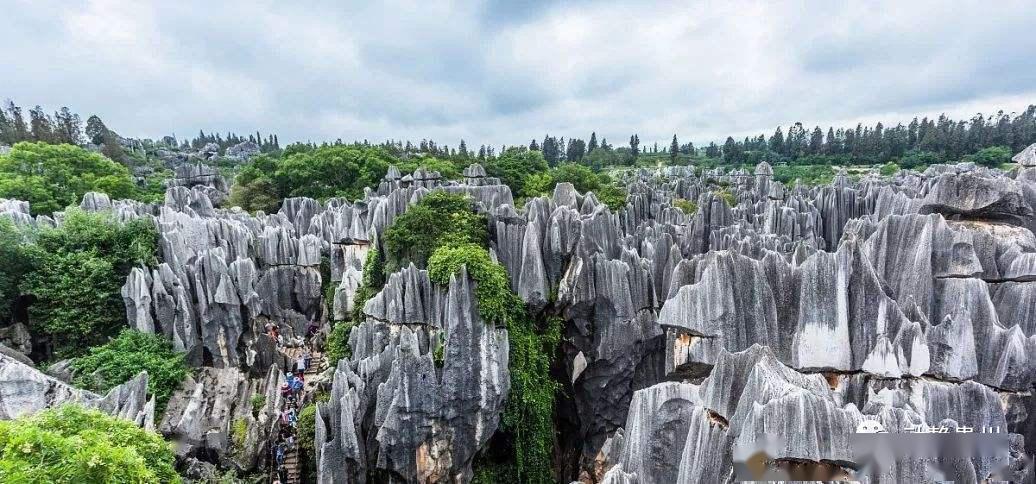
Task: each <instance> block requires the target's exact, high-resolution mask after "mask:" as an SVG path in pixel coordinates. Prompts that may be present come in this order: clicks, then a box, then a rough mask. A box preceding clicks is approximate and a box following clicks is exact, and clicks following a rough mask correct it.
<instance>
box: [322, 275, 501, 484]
mask: <svg viewBox="0 0 1036 484" xmlns="http://www.w3.org/2000/svg"><path fill="white" fill-rule="evenodd" d="M364 313H365V314H366V316H367V319H366V321H364V322H363V323H361V324H360V325H358V326H356V327H355V328H353V330H352V333H351V334H350V337H349V341H350V346H351V347H352V349H353V355H352V358H351V360H343V361H342V362H340V363H339V365H338V368H337V369H336V370H335V373H334V383H333V385H332V390H331V398H330V400H329V401H328V402H327V403H326V404H323V403H322V404H318V406H317V412H318V415H317V426H316V429H317V430H316V442H317V448H318V458H317V463H318V468H319V475H320V481H321V482H367V476H369V475H372V474H376V475H383V476H389V477H388V478H389V479H392V480H399V481H408V482H409V481H412V482H446V481H452V480H453V479H460V480H461V481H467V480H469V479H470V478H471V476H472V469H471V463H472V460H473V459H474V457H475V454H476V453H477V452H478V451H479V449H481V448H482V446H484V445H485V443H486V442H487V441H488V440H489V437H490V436H492V435H493V433H494V432H495V431H496V428H497V425H498V422H499V416H500V413H501V411H502V409H503V405H504V402H505V399H506V397H507V392H508V389H509V388H510V373H509V372H508V369H507V362H508V351H507V348H508V340H507V330H506V329H504V328H495V327H493V326H491V325H487V324H486V323H484V322H483V321H482V320H481V318H480V317H479V315H478V304H477V302H476V300H475V295H474V288H473V287H472V283H471V282H470V281H469V279H468V276H467V273H466V271H463V270H462V271H461V272H460V273H459V274H457V275H456V276H454V277H453V278H452V279H451V280H450V284H449V287H448V288H436V287H433V286H432V285H431V283H430V282H429V280H428V275H427V273H426V272H425V271H423V270H419V269H417V268H415V267H413V266H410V267H409V268H407V269H404V270H403V271H401V272H398V273H396V274H394V275H393V276H392V277H390V278H389V281H388V282H387V284H386V286H385V289H384V290H383V291H382V292H381V293H379V294H378V295H377V296H375V297H374V298H372V299H371V300H369V301H368V302H367V305H366V306H365V308H364ZM440 344H441V345H444V346H443V349H442V350H441V351H442V354H443V359H442V366H441V367H439V366H437V364H436V363H435V362H434V360H433V357H432V354H433V353H434V352H435V351H436V347H437V346H439V345H440Z"/></svg>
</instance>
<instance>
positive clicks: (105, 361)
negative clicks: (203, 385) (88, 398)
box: [72, 329, 187, 412]
mask: <svg viewBox="0 0 1036 484" xmlns="http://www.w3.org/2000/svg"><path fill="white" fill-rule="evenodd" d="M72 368H73V369H74V370H75V379H74V380H73V382H74V383H75V384H77V385H80V386H83V387H85V388H89V389H90V390H93V391H96V392H107V391H108V390H110V389H111V388H112V387H114V386H116V385H119V384H122V383H124V382H126V381H128V380H129V379H131V378H133V377H134V376H136V375H137V373H139V372H140V371H141V370H146V371H147V373H148V392H149V393H151V394H152V395H153V396H154V397H155V405H156V411H157V412H161V410H162V409H163V408H165V405H166V403H167V402H168V401H169V397H171V396H172V395H173V392H174V391H176V389H177V388H179V386H180V382H182V381H183V379H184V378H186V377H187V364H186V363H184V358H183V354H181V353H176V352H175V351H173V345H172V344H171V343H169V341H167V340H166V339H165V338H163V337H162V336H159V335H154V334H147V333H141V332H139V331H133V330H131V329H124V330H123V331H122V332H121V333H119V336H118V337H117V338H115V339H114V340H112V341H109V342H108V343H105V344H104V345H101V346H97V347H94V348H90V353H89V354H87V355H85V356H82V357H79V358H76V359H75V360H74V361H73V363H72Z"/></svg>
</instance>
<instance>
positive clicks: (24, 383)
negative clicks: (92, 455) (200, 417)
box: [0, 351, 155, 430]
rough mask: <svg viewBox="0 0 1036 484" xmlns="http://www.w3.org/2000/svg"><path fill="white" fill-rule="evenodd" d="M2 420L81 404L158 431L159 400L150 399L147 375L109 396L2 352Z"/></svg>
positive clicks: (141, 375) (115, 390)
mask: <svg viewBox="0 0 1036 484" xmlns="http://www.w3.org/2000/svg"><path fill="white" fill-rule="evenodd" d="M0 382H2V384H0V420H9V419H15V418H18V417H21V416H24V415H28V414H32V413H36V412H38V411H40V410H43V409H46V408H51V407H55V406H59V405H62V404H65V403H73V402H74V403H79V404H81V405H85V406H88V407H93V408H97V409H98V410H101V411H103V412H105V413H107V414H109V415H113V416H116V417H120V418H124V419H126V420H130V421H132V422H135V423H136V424H137V425H139V426H141V427H144V428H147V429H150V430H154V428H155V400H154V398H152V399H150V400H149V399H148V398H147V382H148V376H147V373H145V372H142V373H140V374H138V375H137V376H136V377H134V378H133V379H131V380H130V381H127V382H126V383H123V384H121V385H119V386H117V387H115V388H112V389H111V390H110V391H108V394H107V395H97V394H95V393H93V392H89V391H86V390H82V389H79V388H75V387H73V386H71V385H69V384H67V383H65V382H63V381H60V380H58V379H56V378H53V377H51V376H49V375H47V374H45V373H43V372H41V371H39V370H37V369H36V368H35V367H33V366H32V365H31V364H30V362H27V361H25V360H24V359H22V358H18V357H17V354H15V355H13V356H12V355H8V354H7V353H6V352H4V351H0Z"/></svg>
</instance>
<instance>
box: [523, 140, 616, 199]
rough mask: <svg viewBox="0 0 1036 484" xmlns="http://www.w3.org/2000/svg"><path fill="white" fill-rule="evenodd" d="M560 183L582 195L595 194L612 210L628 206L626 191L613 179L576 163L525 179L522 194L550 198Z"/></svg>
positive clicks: (563, 165) (565, 164)
mask: <svg viewBox="0 0 1036 484" xmlns="http://www.w3.org/2000/svg"><path fill="white" fill-rule="evenodd" d="M595 151H596V150H595ZM558 183H571V184H572V186H573V187H574V188H575V189H576V191H578V192H580V193H586V192H594V195H596V196H597V199H598V200H600V201H601V202H602V203H604V204H605V205H608V207H609V208H611V209H612V210H618V209H620V208H622V207H624V206H626V191H625V190H623V189H622V188H619V187H618V186H617V185H615V183H613V182H612V179H611V177H609V176H608V175H605V174H603V173H602V174H598V173H595V172H594V171H593V170H591V169H590V168H587V167H586V166H583V165H579V164H575V163H564V164H561V165H558V166H557V167H556V168H551V169H550V170H548V171H545V172H540V173H533V174H530V175H529V176H528V177H527V178H526V179H525V182H524V185H523V190H524V191H523V192H522V193H523V194H524V195H525V196H527V197H538V196H544V195H545V196H550V195H551V194H552V193H553V191H554V187H555V186H557V184H558Z"/></svg>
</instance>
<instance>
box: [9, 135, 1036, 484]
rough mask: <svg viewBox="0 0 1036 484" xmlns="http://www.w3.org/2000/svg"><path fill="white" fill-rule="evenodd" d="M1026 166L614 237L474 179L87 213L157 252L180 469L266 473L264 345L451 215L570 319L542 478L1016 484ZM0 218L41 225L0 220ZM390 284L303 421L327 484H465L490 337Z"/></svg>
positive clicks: (415, 286) (590, 205) (696, 184)
mask: <svg viewBox="0 0 1036 484" xmlns="http://www.w3.org/2000/svg"><path fill="white" fill-rule="evenodd" d="M1034 149H1036V148H1034V147H1030V148H1028V149H1027V150H1026V151H1024V152H1023V153H1020V154H1019V155H1017V156H1016V157H1015V161H1016V162H1018V163H1019V165H1020V166H1019V167H1018V168H1017V169H1015V170H1012V171H1010V172H1003V171H1000V170H996V169H988V168H982V167H976V166H974V165H972V164H960V165H953V166H945V165H937V166H932V167H929V168H928V169H927V170H926V171H925V172H923V173H917V172H911V171H904V172H900V173H899V174H897V175H896V176H894V177H892V178H881V177H878V176H876V175H867V176H864V177H862V178H860V179H858V180H853V179H851V178H850V177H849V176H848V175H847V174H846V173H845V172H840V173H839V174H838V175H837V176H835V178H834V180H833V182H832V183H831V184H829V185H826V186H817V187H808V186H804V185H801V184H795V185H793V186H790V187H788V186H784V185H782V184H780V183H777V182H776V181H774V179H773V169H772V168H771V167H770V166H769V165H768V164H766V163H761V164H760V165H759V166H757V167H756V169H755V170H754V173H748V172H747V171H744V170H734V171H724V170H722V169H713V170H707V171H705V172H703V173H701V174H700V175H699V174H697V173H695V172H694V171H693V170H692V169H690V168H688V167H666V168H661V169H657V170H652V171H648V170H644V169H640V170H636V171H633V172H630V173H628V174H627V175H626V176H625V177H624V178H623V182H624V183H625V184H626V186H627V189H628V193H629V196H628V199H627V205H626V206H625V207H624V208H622V209H620V210H618V211H614V212H613V211H611V210H610V209H609V208H608V207H607V206H605V205H604V204H602V203H601V202H600V201H598V200H597V198H596V196H594V195H593V194H592V193H585V194H580V193H578V192H576V191H575V190H574V189H573V187H572V186H571V185H568V184H559V185H558V186H557V187H556V188H555V191H554V193H553V195H552V196H550V197H540V198H534V199H531V200H528V201H526V203H525V204H524V207H522V208H521V209H520V210H519V209H516V208H515V207H514V200H513V196H512V194H511V191H510V189H509V188H508V187H506V186H504V185H501V184H500V183H499V180H496V179H494V178H491V177H488V176H487V175H486V173H485V170H484V169H482V167H480V166H478V165H472V166H470V167H468V168H467V169H465V170H464V173H463V181H462V182H460V183H457V182H447V181H445V180H443V179H442V177H441V176H440V175H439V174H438V173H435V172H430V171H427V170H418V171H417V172H415V173H413V174H402V173H400V172H399V171H398V170H396V169H395V168H391V169H390V170H389V171H388V174H387V175H386V177H385V179H384V180H383V181H382V182H381V183H380V184H379V186H378V187H371V188H370V189H368V190H367V191H366V193H365V196H364V198H363V200H358V201H346V200H337V199H332V200H328V201H326V202H324V203H320V202H317V201H315V200H311V199H305V198H291V199H287V200H285V201H284V203H283V205H282V207H281V209H280V210H279V211H278V213H276V214H264V213H259V214H256V215H249V214H245V213H242V212H240V211H236V210H233V209H231V210H228V209H222V208H219V207H218V203H213V199H212V197H211V196H210V192H211V191H212V190H213V189H214V188H215V187H213V186H211V185H209V184H199V185H197V186H190V187H189V186H187V185H185V184H174V185H173V186H172V187H171V188H170V189H169V191H168V192H167V195H166V200H165V203H163V204H161V205H157V206H149V205H143V204H136V203H130V202H125V201H115V202H112V201H110V200H107V197H102V196H93V195H91V196H88V197H87V198H84V202H83V205H82V206H83V208H84V209H88V210H112V211H113V212H115V213H116V214H118V216H119V217H120V219H128V218H134V217H149V218H151V219H152V220H153V221H154V223H155V224H156V226H157V227H158V228H159V233H160V249H161V256H162V263H161V264H160V265H158V266H157V267H147V268H139V269H136V270H134V271H133V273H132V274H130V276H129V278H128V279H127V282H126V285H125V287H124V289H123V296H124V299H125V302H126V309H127V314H128V316H129V320H130V321H131V324H132V325H133V326H134V327H136V328H138V329H140V330H143V331H152V332H156V333H157V332H161V333H163V334H165V335H167V337H169V338H170V339H171V340H172V341H173V343H174V345H175V346H176V347H177V348H178V349H180V350H181V351H184V352H186V353H187V354H188V360H189V361H190V362H191V363H192V364H194V365H196V366H201V367H203V370H202V372H201V373H200V374H199V375H200V376H199V377H198V379H199V380H198V381H189V382H188V383H187V384H186V385H185V387H184V389H183V390H182V391H181V392H179V393H178V394H177V396H175V397H174V403H171V404H170V411H169V412H167V414H166V417H165V418H164V419H163V421H162V425H161V429H162V430H163V431H164V432H166V433H167V434H168V435H173V436H177V437H178V438H179V439H180V440H181V441H182V442H183V443H184V447H183V451H182V453H181V455H182V456H184V457H185V458H195V459H199V460H205V461H209V462H220V463H221V464H223V465H231V466H236V467H239V468H242V469H249V468H252V467H254V466H260V465H262V457H261V455H262V454H263V450H262V449H263V448H262V445H263V442H264V438H265V437H264V435H265V434H264V433H263V432H264V431H268V430H264V429H265V428H267V427H264V424H263V420H262V414H261V412H260V415H253V414H252V413H251V411H250V409H247V408H246V407H247V405H244V404H242V403H241V402H243V401H245V400H246V399H248V398H250V396H251V395H253V394H257V393H263V394H267V393H268V392H269V391H271V388H276V385H277V384H278V382H277V379H278V378H279V376H278V375H279V373H274V371H275V369H276V368H277V367H278V365H279V364H280V362H279V361H278V359H279V356H278V355H277V353H276V351H275V349H274V348H273V347H272V346H271V342H270V341H269V340H268V338H265V337H262V335H261V334H260V333H261V332H262V328H263V326H264V325H265V323H267V322H271V321H272V322H275V323H277V324H279V325H281V327H282V328H283V330H282V331H283V332H284V333H285V334H286V335H288V336H289V337H297V336H298V335H300V334H301V333H303V332H304V331H306V329H307V328H308V327H310V326H311V325H317V326H323V325H324V323H325V322H326V321H327V320H328V319H331V318H333V319H344V318H346V317H347V315H348V314H349V313H350V312H351V311H352V310H353V309H354V308H353V306H354V299H353V297H354V294H355V291H356V289H357V287H359V285H360V280H361V277H362V272H363V264H364V261H365V259H366V254H367V253H368V251H370V250H372V249H373V248H377V247H378V245H379V234H382V233H384V230H385V229H386V228H387V227H388V226H389V225H391V223H392V222H393V220H394V219H395V218H396V217H397V216H399V215H400V214H401V213H403V212H405V211H406V210H407V208H408V207H409V206H411V205H412V204H414V203H416V202H417V201H419V200H420V199H421V198H422V197H424V196H426V195H427V194H428V193H430V191H431V190H445V191H449V192H453V193H465V194H468V195H470V196H472V197H473V198H474V199H475V200H476V201H477V202H478V204H477V205H478V207H479V209H480V210H482V211H483V212H485V213H486V214H487V216H488V221H489V226H488V230H489V234H490V241H491V253H492V254H493V256H494V257H496V259H497V260H498V261H499V262H500V263H501V264H502V265H503V266H504V267H505V268H506V269H507V271H508V274H509V276H510V282H511V288H512V289H513V290H514V291H515V292H516V293H517V294H518V295H519V296H521V298H522V299H523V300H524V301H525V302H526V304H527V306H528V308H529V310H530V311H532V312H534V313H535V312H539V311H549V312H550V314H558V315H560V316H562V318H563V319H564V320H565V326H564V335H563V336H564V337H563V338H562V343H561V347H560V348H559V355H560V356H561V358H560V361H558V362H557V363H556V365H557V370H558V373H564V377H563V378H561V380H562V381H561V383H562V384H563V386H564V391H563V394H564V398H563V399H562V400H561V402H560V404H559V409H558V413H557V415H556V425H557V426H558V429H559V437H558V446H559V449H558V452H557V455H558V456H560V457H559V460H562V461H564V462H562V463H561V466H560V467H559V468H558V469H557V473H558V475H557V478H558V479H559V480H562V481H568V480H572V479H580V480H582V481H585V482H600V481H607V482H725V481H730V480H733V479H735V478H736V479H752V478H755V477H754V476H756V475H757V474H758V476H759V478H766V479H782V478H785V479H786V478H790V477H795V478H803V479H811V480H830V479H839V478H853V479H860V480H865V481H870V482H875V481H880V482H893V481H916V480H928V479H935V478H945V479H958V480H964V481H969V480H971V481H973V480H978V479H984V478H987V477H989V476H990V475H992V474H994V473H999V474H997V475H1000V476H1006V478H1008V479H1014V478H1020V477H1019V476H1021V475H1022V474H1021V473H1023V472H1026V469H1025V466H1024V461H1023V459H1022V458H1021V457H1020V456H1021V454H1022V453H1023V452H1026V453H1029V454H1032V453H1033V452H1034V450H1036V440H1033V439H1034V438H1036V424H1034V423H1033V422H1032V419H1030V418H1029V415H1030V410H1032V411H1036V403H1034V400H1033V397H1032V395H1031V389H1032V386H1033V383H1034V378H1036V365H1033V363H1032V362H1031V361H1030V360H1031V358H1030V357H1029V355H1031V354H1033V351H1034V350H1036V320H1034V316H1036V285H1034V284H1036V237H1034V235H1033V232H1032V231H1033V229H1034V228H1036V185H1034V183H1036V161H1033V160H1034V158H1033V157H1034V156H1036V155H1034V153H1036V151H1033V150H1034ZM185 178H191V177H185ZM677 198H679V199H686V200H692V201H694V202H695V203H696V205H697V207H698V210H697V212H695V213H693V214H688V213H684V212H683V211H681V210H679V209H677V208H675V207H674V205H673V202H674V199H677ZM0 213H7V214H10V216H11V217H12V218H14V219H16V220H17V221H19V223H27V224H28V223H32V224H40V223H60V215H59V216H56V217H55V219H53V220H49V219H43V218H40V217H37V218H35V219H33V218H32V217H31V216H29V215H28V207H24V206H22V205H21V204H19V203H17V202H11V201H2V202H0ZM325 259H326V260H327V266H328V271H327V272H328V274H327V275H328V276H329V279H330V280H329V281H325V279H327V278H326V277H325V275H323V274H321V270H320V266H321V263H322V261H323V260H325ZM387 279H388V280H387V283H386V285H385V287H384V288H382V290H381V291H380V292H379V293H378V294H376V295H375V296H374V297H372V298H371V299H369V300H368V301H367V303H366V305H365V306H364V307H363V308H362V313H363V315H364V320H363V321H360V322H359V324H357V325H356V326H355V327H354V328H353V329H352V333H351V334H350V337H349V342H350V348H351V350H352V355H351V356H350V357H349V358H347V359H344V360H342V361H341V362H340V363H339V365H338V367H337V368H336V369H335V370H334V371H333V384H332V388H331V398H330V400H329V401H328V402H327V403H324V404H321V405H320V406H319V407H318V417H317V438H316V440H317V449H318V451H317V452H318V455H317V463H318V475H319V480H320V481H321V482H366V481H367V480H376V481H382V480H387V481H400V482H445V481H460V482H466V481H467V480H469V479H470V477H471V475H472V471H473V470H472V467H471V466H472V463H473V461H474V460H475V456H476V455H477V454H478V453H479V452H483V451H485V448H486V446H487V445H488V443H489V442H490V437H491V436H492V435H493V433H494V432H495V431H496V430H497V427H498V423H499V419H500V414H501V412H502V409H503V405H504V403H505V402H506V399H507V397H508V390H509V378H510V376H509V375H510V374H509V371H508V369H507V362H508V352H507V347H508V346H507V345H508V335H507V332H506V330H505V329H503V328H496V327H492V326H488V325H486V324H485V323H484V322H482V321H481V319H480V318H479V316H478V310H477V302H476V300H475V298H474V296H473V292H472V291H473V282H472V281H471V280H470V279H469V278H468V277H467V276H466V275H465V274H460V275H458V276H455V277H454V278H453V279H452V280H451V282H450V284H449V287H446V288H444V287H437V286H435V285H433V284H432V283H431V282H430V281H429V279H428V276H427V273H426V272H425V271H424V270H422V269H421V268H418V267H412V266H411V267H407V268H404V269H402V270H400V271H398V272H396V273H395V274H391V275H388V278H387ZM327 285H332V286H333V287H334V288H335V289H334V291H333V294H334V296H333V298H334V300H333V304H332V308H331V311H330V313H331V314H327V310H326V304H325V303H326V301H324V300H323V294H324V289H326V288H327ZM440 347H441V354H442V358H441V366H439V364H437V362H436V357H435V355H436V353H437V350H439V349H440ZM271 400H273V399H268V400H267V401H268V402H269V401H271ZM274 408H276V407H274ZM210 414H211V415H210ZM235 419H243V421H244V422H246V428H247V429H248V432H247V439H245V440H244V441H243V443H241V444H234V443H233V442H232V439H230V438H229V437H228V434H230V433H232V432H231V430H229V428H230V427H229V426H230V422H231V421H233V420H235ZM249 419H251V420H249ZM871 421H875V422H879V423H880V424H881V425H883V426H884V428H885V429H887V430H889V431H890V432H901V431H904V430H906V429H908V428H910V427H913V426H917V425H919V424H927V425H944V426H947V427H948V428H957V427H970V428H973V429H996V430H995V432H994V431H992V430H990V432H991V433H995V434H997V435H998V436H999V437H997V438H999V439H1000V441H998V442H1001V443H1003V445H1002V446H1000V447H999V448H997V449H996V451H995V452H992V451H991V452H992V453H989V454H982V455H977V454H957V455H953V456H951V458H948V459H946V460H945V461H944V462H942V463H938V464H936V463H931V462H929V463H925V462H924V461H923V460H921V457H919V456H915V457H916V458H906V457H904V458H902V459H891V460H889V459H884V460H882V459H877V460H868V458H867V457H866V456H864V455H862V454H861V453H859V452H858V450H859V449H858V448H855V447H854V446H856V445H857V443H858V442H863V441H861V440H859V439H860V437H858V436H857V435H856V434H855V430H856V428H857V426H859V425H860V424H861V423H863V422H871ZM775 434H776V435H778V436H780V438H774V435H775ZM860 445H863V444H860ZM760 449H762V450H764V451H765V453H766V456H767V457H766V459H764V460H765V462H764V464H765V465H763V466H762V468H760V466H759V465H757V464H759V459H758V455H761V454H758V452H759V451H760ZM1001 451H1002V452H1001ZM998 459H999V460H998ZM1005 464H1006V465H1005ZM1030 470H1031V469H1030ZM890 476H892V477H890Z"/></svg>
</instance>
